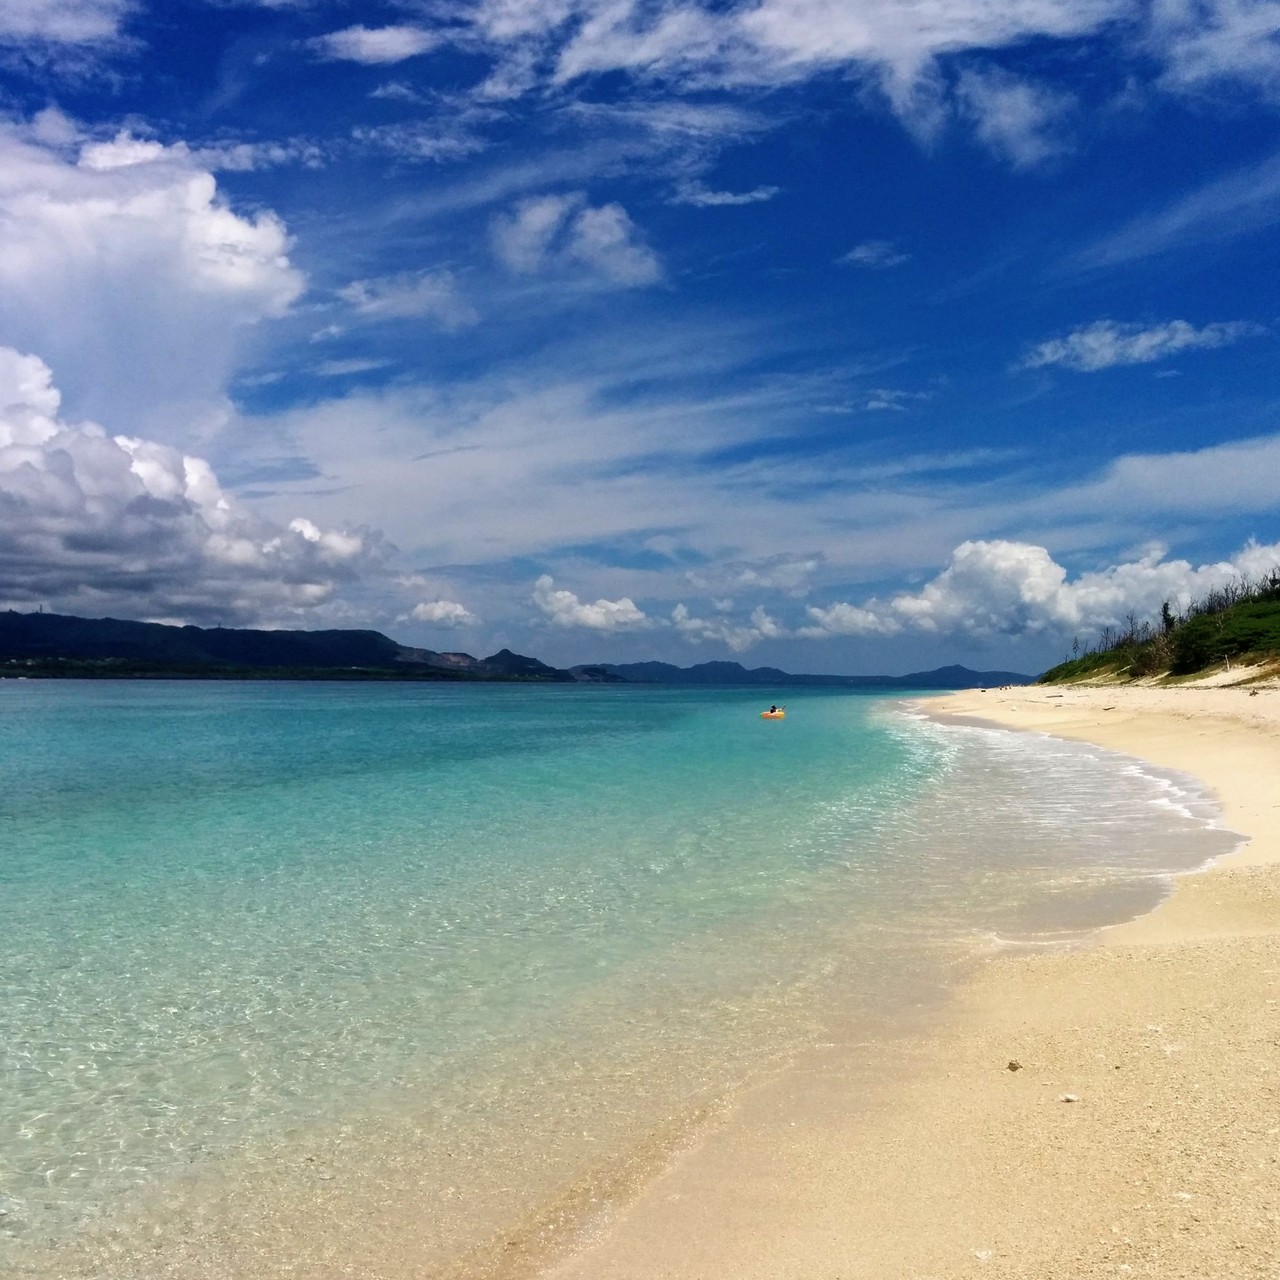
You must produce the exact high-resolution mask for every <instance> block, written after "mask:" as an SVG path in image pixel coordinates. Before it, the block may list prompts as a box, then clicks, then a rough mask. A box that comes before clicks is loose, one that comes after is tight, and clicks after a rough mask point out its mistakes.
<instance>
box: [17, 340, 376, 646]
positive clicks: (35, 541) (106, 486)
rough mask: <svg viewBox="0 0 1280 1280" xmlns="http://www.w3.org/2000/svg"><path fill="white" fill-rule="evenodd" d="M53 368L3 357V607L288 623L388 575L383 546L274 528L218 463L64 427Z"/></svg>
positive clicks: (300, 524)
mask: <svg viewBox="0 0 1280 1280" xmlns="http://www.w3.org/2000/svg"><path fill="white" fill-rule="evenodd" d="M60 401H61V397H60V396H59V393H58V391H57V389H56V388H55V387H54V385H53V378H52V374H51V372H50V370H49V368H48V366H47V365H45V364H44V362H43V361H41V360H39V359H38V358H37V357H35V356H30V355H22V354H20V353H19V352H17V351H15V350H13V349H12V348H9V347H0V607H9V608H15V607H16V608H31V607H32V606H34V605H36V604H41V605H44V606H45V607H48V608H53V609H59V610H63V611H65V612H69V613H78V614H87V615H89V616H94V617H96V616H101V615H102V614H103V613H107V612H111V613H115V614H117V615H122V616H125V617H137V618H164V619H185V620H188V621H192V622H210V621H216V622H229V623H235V624H244V623H252V622H281V621H288V620H294V621H296V620H297V619H298V618H299V616H300V615H303V614H306V613H307V612H308V611H310V610H314V609H315V608H316V607H317V606H322V605H324V604H326V602H328V601H330V600H331V599H332V597H333V595H334V592H335V589H336V588H337V586H338V584H339V583H341V582H344V581H350V580H352V579H353V578H355V577H356V576H358V575H359V574H361V573H362V572H364V571H367V570H369V569H371V568H373V567H375V566H376V565H377V563H378V561H379V559H380V557H381V555H382V548H381V546H380V543H379V540H378V539H377V538H376V536H374V535H370V534H369V533H368V532H363V531H357V532H353V531H345V530H332V529H331V530H324V529H321V528H319V527H318V526H316V525H315V524H313V523H312V522H311V521H310V520H307V519H304V518H301V517H299V518H295V519H293V520H292V521H290V522H289V524H288V525H287V526H283V527H282V526H281V525H279V524H272V523H270V522H268V521H266V520H262V519H260V518H258V517H256V516H254V515H253V514H251V513H250V512H249V511H247V510H246V509H245V508H243V507H242V506H240V505H239V504H238V503H237V502H236V501H235V500H234V499H233V498H232V497H230V496H229V495H228V494H227V493H226V492H224V491H223V489H222V488H221V486H220V485H219V483H218V479H217V477H216V476H215V475H214V473H213V470H212V469H211V468H210V466H209V464H208V463H207V462H205V461H204V460H203V459H201V458H197V457H193V456H191V455H184V454H183V453H181V452H179V451H178V450H176V449H171V448H169V447H167V446H165V445H162V444H157V443H156V442H154V441H151V440H145V439H141V438H138V437H133V436H125V435H116V436H109V435H108V434H107V433H106V432H105V431H103V430H102V428H101V427H98V426H96V425H95V424H93V423H81V424H78V425H72V424H69V423H67V422H64V421H62V420H60V419H59V417H58V413H59V408H60Z"/></svg>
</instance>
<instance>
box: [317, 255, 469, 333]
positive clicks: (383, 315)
mask: <svg viewBox="0 0 1280 1280" xmlns="http://www.w3.org/2000/svg"><path fill="white" fill-rule="evenodd" d="M338 295H339V296H340V297H341V298H343V299H344V300H345V301H347V302H349V303H350V304H351V305H352V306H353V307H354V308H355V309H356V311H357V313H358V314H360V315H362V316H365V317H367V318H368V319H371V320H409V319H418V318H426V317H429V318H431V319H433V320H435V321H437V322H438V323H439V324H440V325H441V327H442V328H445V329H449V330H453V329H462V328H466V327H467V326H468V325H473V324H475V323H476V322H477V321H478V320H479V318H480V317H479V316H478V314H477V313H476V310H475V308H474V307H472V306H471V305H470V304H469V303H468V302H466V301H465V300H464V299H463V298H462V297H461V296H460V295H459V292H458V282H457V279H456V277H455V276H454V274H453V272H451V271H446V270H436V271H407V272H403V273H402V274H400V275H394V276H382V277H380V278H379V279H375V280H356V281H353V282H352V283H351V284H349V285H347V286H346V287H345V288H343V289H339V290H338Z"/></svg>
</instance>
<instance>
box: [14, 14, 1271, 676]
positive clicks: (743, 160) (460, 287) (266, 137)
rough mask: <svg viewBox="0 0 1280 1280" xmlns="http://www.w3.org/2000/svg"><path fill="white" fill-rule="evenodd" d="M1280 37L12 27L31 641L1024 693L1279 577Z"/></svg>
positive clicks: (322, 23) (294, 25)
mask: <svg viewBox="0 0 1280 1280" xmlns="http://www.w3.org/2000/svg"><path fill="white" fill-rule="evenodd" d="M1278 125H1280V3H1277V2H1276V0H1145V2H1143V3H1137V2H1135V0H750V2H748V3H736V2H734V0H665V2H663V0H400V2H398V3H387V4H379V3H360V4H355V3H347V2H344V0H165V2H164V3H163V4H161V3H152V2H150V0H2V3H0V608H13V609H19V610H32V609H35V608H44V609H45V610H55V611H58V612H64V613H75V614H80V615H84V616H91V617H101V616H112V617H123V618H139V619H148V620H154V621H164V622H190V623H196V624H199V625H215V624H217V625H230V626H268V627H282V626H283V627H305V628H309V629H315V628H322V627H374V628H377V629H379V630H382V631H385V632H387V633H388V634H390V635H392V636H394V637H395V638H396V639H398V640H401V641H402V642H405V643H408V644H414V645H419V646H423V647H427V648H432V649H438V650H447V651H456V650H462V651H466V652H470V653H474V654H478V655H483V654H487V653H491V652H493V651H495V650H496V649H498V648H501V647H503V646H508V647H510V648H513V649H515V650H517V651H518V652H523V653H528V654H532V655H534V656H537V657H540V658H542V659H544V660H545V661H548V662H551V663H554V664H556V665H568V664H570V663H575V662H626V661H636V660H642V659H650V658H659V659H663V660H666V661H670V662H676V663H679V664H681V665H688V664H691V663H694V662H701V661H707V660H710V659H725V658H732V659H736V660H738V661H742V662H744V663H745V664H746V665H748V666H755V665H776V666H781V667H784V668H786V669H788V670H792V671H803V672H833V673H848V674H853V673H887V674H900V673H903V672H908V671H912V670H922V669H926V668H929V667H933V666H937V665H941V664H943V663H949V662H963V663H965V664H966V665H969V666H971V667H978V668H993V667H999V668H1006V669H1013V670H1019V671H1026V672H1036V671H1039V670H1042V669H1043V668H1045V667H1046V666H1048V665H1051V664H1052V663H1054V662H1056V661H1060V660H1061V659H1062V658H1063V657H1064V656H1067V654H1068V653H1069V652H1070V650H1071V647H1072V644H1073V642H1074V641H1076V640H1078V641H1079V642H1080V643H1084V642H1086V641H1088V640H1090V639H1092V638H1093V637H1094V636H1095V635H1096V634H1097V632H1098V631H1099V630H1100V629H1101V628H1103V627H1105V626H1109V625H1115V624H1117V623H1122V622H1123V621H1124V620H1125V618H1126V617H1127V616H1128V615H1129V614H1130V613H1133V614H1134V615H1135V616H1137V617H1150V616H1153V615H1158V613H1159V610H1160V606H1161V603H1162V602H1163V601H1165V600H1169V601H1171V602H1173V604H1174V605H1175V607H1182V606H1185V604H1186V603H1187V601H1189V600H1190V599H1191V598H1192V597H1193V596H1194V595H1196V594H1197V593H1200V592H1203V591H1204V590H1205V589H1207V588H1209V587H1212V586H1215V585H1218V584H1220V583H1222V582H1224V581H1228V580H1230V579H1232V578H1234V577H1237V576H1240V575H1258V574H1262V573H1265V572H1267V571H1268V570H1270V569H1271V568H1273V567H1274V566H1276V565H1277V564H1280V411H1278V410H1280V384H1278V380H1277V368H1278V362H1277V354H1278V352H1277V326H1278V324H1280V318H1278V315H1277V296H1276V294H1277V291H1276V283H1277V280H1280V270H1278V269H1280V128H1278Z"/></svg>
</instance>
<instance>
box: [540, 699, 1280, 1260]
mask: <svg viewBox="0 0 1280 1280" xmlns="http://www.w3.org/2000/svg"><path fill="white" fill-rule="evenodd" d="M931 710H937V711H939V712H944V713H952V714H958V715H968V716H980V717H982V718H983V719H985V720H987V721H990V722H994V723H998V724H1001V725H1004V726H1007V727H1010V728H1018V729H1029V730H1039V731H1043V732H1048V733H1053V734H1056V735H1059V736H1063V737H1070V738H1078V739H1082V740H1086V741H1089V742H1093V743H1096V744H1098V745H1101V746H1104V747H1108V748H1111V749H1114V750H1117V751H1121V752H1125V753H1126V754H1129V755H1134V756H1139V757H1141V758H1143V759H1146V760H1148V761H1151V762H1153V763H1155V764H1158V765H1161V766H1164V767H1166V768H1171V769H1177V770H1181V771H1184V772H1187V773H1192V774H1195V775H1196V776H1198V777H1199V778H1201V779H1202V780H1203V781H1204V782H1206V783H1207V784H1208V785H1209V786H1210V787H1211V788H1212V789H1213V790H1214V792H1215V793H1216V794H1217V797H1218V799H1219V801H1220V802H1221V804H1222V807H1223V812H1224V817H1225V820H1226V822H1227V824H1228V825H1229V826H1231V827H1232V828H1233V829H1234V830H1236V831H1239V832H1242V833H1244V834H1246V835H1247V836H1248V837H1250V839H1249V842H1248V844H1246V845H1245V846H1244V847H1243V848H1241V849H1240V850H1239V851H1238V852H1237V853H1235V854H1233V855H1231V856H1230V857H1229V858H1227V859H1225V860H1223V861H1222V862H1221V863H1219V864H1218V865H1217V866H1215V867H1214V868H1213V869H1212V870H1210V871H1208V872H1206V873H1204V874H1200V875H1194V876H1187V877H1182V878H1180V879H1179V880H1178V882H1177V883H1176V886H1175V888H1174V892H1173V893H1172V895H1171V897H1170V898H1169V899H1168V901H1166V902H1165V903H1164V904H1163V905H1162V906H1161V907H1160V908H1159V909H1158V910H1157V911H1155V912H1154V913H1153V914H1151V915H1149V916H1146V917H1143V918H1142V919H1140V920H1137V921H1134V922H1131V923H1129V924H1125V925H1121V926H1118V927H1115V928H1111V929H1108V930H1105V931H1104V932H1103V933H1102V934H1101V935H1100V936H1099V937H1098V939H1097V940H1096V942H1095V944H1094V945H1091V946H1088V947H1085V948H1081V949H1077V950H1072V951H1051V952H1041V953H1037V954H1026V953H1020V954H1008V955H1004V956H999V957H997V958H995V959H994V960H992V961H991V962H990V963H989V964H987V965H985V966H983V968H982V971H981V973H980V974H979V975H978V976H977V978H976V979H975V980H974V981H972V982H971V983H969V984H968V985H967V986H966V987H965V988H964V989H963V990H962V991H961V992H960V993H959V994H958V996H957V999H956V1001H955V1004H954V1006H953V1008H952V1009H951V1011H950V1014H949V1016H948V1018H947V1020H946V1024H945V1025H944V1026H943V1027H942V1028H941V1029H939V1030H937V1031H935V1032H932V1033H930V1034H928V1035H926V1036H923V1037H911V1036H905V1037H904V1038H902V1039H901V1040H898V1041H893V1042H889V1043H887V1044H881V1045H879V1046H877V1047H876V1050H875V1052H873V1053H869V1052H868V1051H867V1050H866V1048H865V1046H858V1045H856V1044H852V1043H851V1044H844V1045H833V1046H830V1047H829V1048H827V1049H826V1050H825V1051H822V1052H820V1053H818V1054H815V1055H813V1056H812V1057H809V1058H806V1059H805V1060H804V1061H802V1062H801V1063H800V1064H799V1065H798V1066H797V1067H796V1068H795V1069H793V1070H791V1071H789V1072H787V1073H786V1074H785V1075H784V1076H783V1077H781V1078H780V1079H778V1080H775V1081H772V1082H770V1083H769V1084H767V1085H765V1086H763V1087H761V1088H759V1089H757V1090H755V1091H753V1092H752V1093H751V1094H749V1095H748V1096H747V1097H746V1098H745V1099H744V1100H743V1101H742V1103H741V1105H740V1106H739V1107H738V1108H737V1109H736V1110H735V1112H734V1113H733V1115H732V1116H731V1118H730V1119H729V1120H728V1122H727V1123H725V1124H724V1125H722V1126H720V1127H719V1128H716V1129H714V1130H713V1131H711V1132H709V1133H707V1134H706V1135H705V1136H704V1137H703V1138H702V1140H701V1141H700V1142H699V1143H698V1144H697V1145H696V1146H695V1147H693V1148H692V1149H691V1150H689V1151H687V1152H686V1153H685V1154H684V1155H683V1156H682V1157H680V1158H679V1159H678V1160H677V1161H676V1162H674V1163H673V1164H672V1166H671V1167H669V1168H668V1169H667V1170H666V1171H665V1172H664V1173H663V1174H662V1175H661V1176H660V1177H659V1178H657V1179H656V1180H655V1181H654V1182H653V1183H652V1184H651V1185H650V1186H648V1187H647V1188H646V1189H645V1191H644V1192H643V1193H642V1194H641V1195H640V1196H639V1197H638V1198H637V1199H636V1200H635V1201H634V1202H632V1203H631V1204H629V1205H627V1206H625V1207H623V1208H621V1209H619V1210H617V1211H615V1212H614V1213H613V1214H612V1216H611V1218H610V1219H609V1220H608V1221H606V1222H602V1223H599V1224H597V1226H596V1228H595V1232H594V1236H593V1237H592V1238H590V1239H587V1240H585V1241H584V1242H583V1243H582V1247H581V1248H579V1249H578V1251H577V1252H575V1253H574V1254H573V1255H572V1256H571V1257H569V1258H567V1259H565V1260H563V1261H562V1262H560V1263H559V1264H558V1265H556V1266H554V1267H552V1268H550V1269H549V1270H546V1271H544V1272H543V1273H542V1274H543V1275H544V1276H545V1277H547V1280H663V1278H670V1280H694V1278H698V1280H704V1278H705V1280H712V1278H713V1277H717V1278H718V1277H724V1278H726V1280H728V1278H733V1280H793V1278H794V1280H825V1278H830V1280H836V1278H837V1277H839V1278H840V1280H854V1278H855V1277H864V1276H865V1277H874V1278H876V1280H880V1278H884V1280H893V1278H897V1277H903V1278H904V1280H905V1278H906V1277H912V1278H913V1280H944V1278H949V1277H962V1276H965V1277H967V1276H991V1277H1045V1278H1047V1277H1084V1276H1103V1275H1107V1276H1114V1275H1125V1276H1160V1277H1164V1278H1169V1277H1186V1278H1187V1280H1191V1278H1193V1277H1194V1278H1195V1280H1209V1278H1210V1277H1218V1276H1268V1277H1277V1276H1280V690H1278V689H1274V688H1271V689H1264V690H1262V691H1261V692H1260V693H1258V694H1257V695H1256V696H1250V693H1249V691H1247V690H1244V689H1232V688H1215V689H1209V688H1197V689H1192V688H1180V689H1160V690H1157V689H1145V688H1140V689H1082V688H1068V689H1041V688H1033V689H1026V690H1023V689H1013V690H992V691H989V692H985V693H979V692H976V691H975V692H973V693H967V694H960V695H954V696H950V697H947V698H945V699H939V700H937V701H936V702H934V703H931ZM1011 1063H1016V1064H1018V1069H1016V1070H1011V1069H1010V1064H1011Z"/></svg>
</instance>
